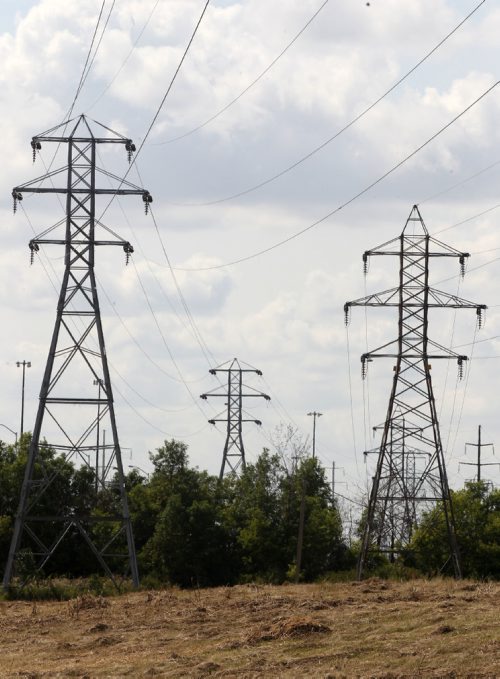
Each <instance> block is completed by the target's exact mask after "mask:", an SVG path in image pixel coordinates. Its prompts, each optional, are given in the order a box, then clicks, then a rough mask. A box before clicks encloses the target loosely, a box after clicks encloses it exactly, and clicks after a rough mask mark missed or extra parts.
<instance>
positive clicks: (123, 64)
mask: <svg viewBox="0 0 500 679" xmlns="http://www.w3.org/2000/svg"><path fill="white" fill-rule="evenodd" d="M159 4H160V0H156V2H155V4H154V5H153V9H152V10H151V11H150V13H149V16H148V18H147V19H146V22H145V23H144V25H143V27H142V28H141V30H140V31H139V34H138V36H137V38H136V39H135V41H134V44H133V45H132V48H131V49H130V51H129V53H128V54H127V56H126V57H125V59H124V60H123V61H122V64H121V66H120V68H119V69H118V70H117V71H116V73H115V74H114V76H113V77H112V78H111V80H110V81H109V83H108V84H107V85H106V87H105V88H104V90H103V91H102V92H101V94H100V95H99V96H98V97H97V99H96V100H95V101H94V103H93V104H91V105H90V106H89V107H88V108H87V110H86V112H88V111H91V110H92V109H93V108H94V106H95V105H96V104H97V103H98V102H99V101H100V100H101V99H102V98H103V96H104V95H105V94H106V92H107V91H108V90H109V88H110V87H111V86H112V85H113V83H114V82H115V80H116V79H117V78H118V76H119V75H120V73H121V72H122V71H123V69H124V68H125V65H126V64H127V62H128V60H129V59H130V57H131V56H132V54H133V52H134V50H135V48H136V47H137V45H138V43H139V41H140V39H141V38H142V36H143V34H144V31H145V30H146V29H147V27H148V26H149V23H150V21H151V19H152V17H153V14H154V13H155V11H156V8H157V7H158V5H159Z"/></svg>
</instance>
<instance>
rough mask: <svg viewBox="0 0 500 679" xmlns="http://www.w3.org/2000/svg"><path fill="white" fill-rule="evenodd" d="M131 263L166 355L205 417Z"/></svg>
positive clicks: (137, 272) (138, 275)
mask: <svg viewBox="0 0 500 679" xmlns="http://www.w3.org/2000/svg"><path fill="white" fill-rule="evenodd" d="M132 264H133V267H134V271H135V273H136V276H137V280H138V281H139V285H140V287H141V290H142V293H143V295H144V298H145V300H146V304H147V306H148V309H149V311H150V313H151V315H152V316H153V319H154V322H155V325H156V327H157V329H158V332H159V333H160V337H161V338H162V340H163V344H164V345H165V348H166V350H167V352H168V355H169V356H170V360H171V361H172V363H173V364H174V367H175V369H176V370H177V373H178V375H179V378H180V381H181V382H182V384H183V385H184V387H185V389H186V391H187V392H188V394H189V396H190V397H191V400H192V401H193V403H194V404H195V405H196V407H197V408H198V410H199V411H200V412H201V414H202V415H203V417H205V413H204V411H203V408H202V407H201V406H200V404H199V403H198V400H197V399H196V398H195V396H194V395H193V392H192V391H191V389H190V388H189V385H188V384H187V382H186V380H185V379H184V376H183V374H182V371H181V369H180V368H179V365H178V363H177V361H176V360H175V358H174V355H173V354H172V351H171V349H170V347H169V346H168V343H167V340H166V339H165V335H164V334H163V331H162V329H161V327H160V323H159V321H158V318H157V317H156V314H155V312H154V310H153V307H152V306H151V302H150V300H149V296H148V293H147V291H146V288H145V287H144V284H143V282H142V279H141V276H140V274H139V271H138V269H137V267H136V265H135V261H134V260H133V259H132Z"/></svg>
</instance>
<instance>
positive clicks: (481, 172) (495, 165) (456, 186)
mask: <svg viewBox="0 0 500 679" xmlns="http://www.w3.org/2000/svg"><path fill="white" fill-rule="evenodd" d="M497 165H500V160H496V161H495V162H494V163H491V165H487V166H486V167H483V168H482V169H481V170H478V171H477V172H475V173H474V174H472V175H470V176H469V177H466V178H465V179H462V180H461V181H459V182H456V183H455V184H452V185H451V186H448V188H446V189H443V190H442V191H438V192H437V193H433V194H432V195H431V196H427V198H424V200H420V201H419V202H418V203H417V205H423V204H424V203H428V202H429V201H431V200H434V199H435V198H439V197H440V196H443V195H444V194H445V193H449V192H450V191H453V189H457V188H459V187H460V186H463V185H464V184H467V183H468V182H470V181H472V180H473V179H476V178H477V177H480V176H481V175H482V174H484V173H485V172H488V171H489V170H492V169H493V168H494V167H497Z"/></svg>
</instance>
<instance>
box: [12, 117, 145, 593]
mask: <svg viewBox="0 0 500 679" xmlns="http://www.w3.org/2000/svg"><path fill="white" fill-rule="evenodd" d="M67 125H70V126H71V132H70V133H69V134H68V135H66V134H65V131H66V126H67ZM95 130H96V132H98V134H97V135H95V134H94V132H93V131H92V130H91V128H90V126H89V122H88V119H87V118H86V117H85V116H83V115H82V116H80V117H79V118H76V119H74V120H73V121H70V123H67V124H64V125H59V126H57V127H54V128H52V129H50V130H48V131H47V132H44V133H43V134H40V135H37V136H36V137H33V140H32V142H31V146H32V148H33V160H35V157H36V153H37V151H38V150H39V149H40V148H41V145H42V143H44V142H55V143H56V144H64V145H66V146H67V159H68V161H67V166H66V167H64V168H61V169H60V170H56V171H52V172H48V173H47V174H46V175H45V176H43V177H40V178H38V179H35V180H34V181H31V182H27V183H26V184H22V185H21V186H17V187H15V188H14V190H13V192H12V195H13V198H14V211H15V210H16V207H17V202H18V201H20V200H22V198H23V193H25V192H29V193H51V194H63V195H65V197H66V217H65V219H63V220H62V221H60V222H58V223H57V224H55V225H54V226H53V227H50V228H49V229H47V230H45V231H44V232H43V233H42V234H41V235H40V236H39V237H36V238H34V239H33V240H32V241H31V242H30V249H31V255H32V261H33V257H34V254H35V253H36V252H37V251H38V250H39V248H40V245H45V244H55V245H63V246H64V248H65V260H64V262H65V269H64V275H63V280H62V285H61V292H60V294H59V301H58V305H57V316H56V321H55V326H54V331H53V335H52V341H51V345H50V349H49V355H48V359H47V365H46V368H45V373H44V377H43V382H42V386H41V390H40V401H39V406H38V412H37V416H36V421H35V427H34V430H33V436H32V439H31V444H30V448H29V453H28V460H27V464H26V470H25V476H24V481H23V485H22V489H21V496H20V502H19V509H18V513H17V516H16V519H15V525H14V533H13V537H12V542H11V546H10V551H9V555H8V560H7V565H6V568H5V574H4V580H3V584H4V587H6V588H7V587H9V584H10V582H11V578H12V577H13V576H15V575H16V565H17V561H18V557H19V556H20V551H21V550H22V552H25V551H26V550H29V551H30V552H31V554H32V556H33V558H34V560H35V567H36V571H37V572H40V571H42V569H43V568H44V566H45V565H46V564H47V562H48V561H49V560H50V558H51V557H52V556H53V555H54V552H55V551H56V549H58V548H60V546H61V544H62V543H63V541H64V539H65V538H66V537H67V536H69V535H71V534H73V533H79V534H80V536H81V538H82V539H83V542H84V543H85V544H86V545H87V547H88V548H89V549H90V550H91V552H92V553H93V555H94V556H95V558H96V560H97V562H98V563H99V564H100V566H101V567H102V569H103V570H104V571H105V573H106V574H107V575H108V576H109V577H110V578H111V579H112V580H113V582H115V584H116V580H115V576H114V571H116V570H118V569H119V570H122V572H123V574H125V573H127V572H128V573H129V574H130V576H131V578H132V581H133V583H134V585H138V584H139V575H138V570H137V560H136V554H135V547H134V539H133V535H132V526H131V521H130V514H129V509H128V503H127V496H126V492H125V485H124V475H123V466H122V457H121V452H120V444H119V442H118V432H117V428H116V420H115V412H114V405H113V392H112V390H111V380H110V376H109V369H108V361H107V357H106V349H105V346H104V335H103V330H102V323H101V315H100V309H99V300H98V297H97V286H96V278H95V272H94V264H95V249H96V246H104V245H119V246H121V247H122V248H123V250H124V252H125V254H126V258H127V261H128V258H129V256H130V254H131V253H132V252H133V248H132V246H131V245H130V243H128V242H127V241H124V240H122V239H121V238H120V237H119V236H117V235H116V234H115V233H114V232H113V231H111V230H110V229H109V228H107V227H106V226H104V224H102V222H101V221H100V220H99V219H98V218H97V217H96V198H97V196H100V195H106V196H117V195H139V196H142V198H143V200H144V202H145V205H146V210H147V207H148V205H149V203H150V202H151V200H152V199H151V196H150V194H149V192H148V191H145V190H144V189H141V188H139V187H137V186H135V185H133V184H131V183H130V182H127V181H122V180H120V178H119V177H116V176H115V175H112V174H111V173H109V172H106V171H105V170H103V169H100V168H98V167H97V166H96V153H97V147H98V146H99V145H105V144H123V145H124V146H125V149H126V151H127V153H128V159H129V161H130V158H131V154H132V153H133V151H134V150H135V146H134V145H133V143H132V141H131V140H130V139H126V138H125V137H123V136H122V135H120V134H118V133H116V132H113V131H112V130H110V129H109V128H107V127H105V126H103V125H101V124H100V123H96V124H95ZM99 135H100V136H99ZM99 176H106V177H108V178H109V179H110V184H112V183H114V184H115V185H116V187H115V188H98V187H97V179H98V177H99ZM61 178H62V179H63V181H62V182H61V183H59V180H60V179H61ZM47 180H50V182H51V184H52V185H51V186H47ZM54 182H55V183H56V184H57V186H54ZM62 225H64V228H65V233H64V238H58V237H56V235H55V234H53V233H52V232H54V231H55V230H57V227H59V226H62ZM98 226H99V227H101V229H102V230H103V231H105V232H106V238H105V239H104V240H97V239H96V235H95V232H96V227H98ZM96 384H97V385H99V390H97V389H96V387H95V385H96ZM103 425H104V426H105V427H106V429H107V430H108V431H111V437H108V443H107V444H104V445H101V446H100V444H99V441H98V440H96V432H99V427H102V426H103ZM49 426H50V427H51V428H50V429H49ZM97 435H98V434H97ZM109 438H111V441H109ZM47 447H50V448H52V449H53V450H54V451H55V452H56V453H57V454H59V455H60V457H61V460H62V461H64V462H67V463H73V464H74V465H75V466H76V467H83V466H85V467H87V468H88V469H90V470H92V472H93V473H95V474H96V478H95V490H94V496H95V502H94V506H91V507H89V506H87V504H86V503H85V502H80V503H78V502H76V503H74V506H75V507H81V509H78V510H76V509H74V508H73V509H72V510H68V511H67V512H65V513H58V512H57V511H54V510H53V509H52V508H51V507H48V506H47V495H46V493H47V491H48V490H49V489H52V490H53V488H54V486H56V485H57V484H56V477H57V472H55V471H54V466H53V465H52V466H51V468H50V470H49V469H48V467H47V465H46V463H45V458H44V454H43V453H44V449H47ZM99 448H100V452H101V455H102V460H103V461H104V460H105V461H106V462H105V467H103V470H102V473H101V474H99V473H98V472H99ZM60 466H61V467H64V465H60ZM112 477H113V481H111V478H112ZM110 483H113V488H114V489H115V490H116V491H117V492H118V494H119V497H120V503H119V507H120V509H119V510H118V511H116V510H110V509H109V506H107V505H106V504H105V503H101V504H100V502H99V496H100V495H102V493H100V492H99V491H103V490H105V489H106V488H109V486H110ZM108 504H109V503H108Z"/></svg>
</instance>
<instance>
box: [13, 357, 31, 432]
mask: <svg viewBox="0 0 500 679" xmlns="http://www.w3.org/2000/svg"><path fill="white" fill-rule="evenodd" d="M16 365H17V367H18V368H20V367H21V366H22V368H23V387H22V391H21V438H22V435H23V432H24V383H25V378H26V368H31V362H30V361H16Z"/></svg>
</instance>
